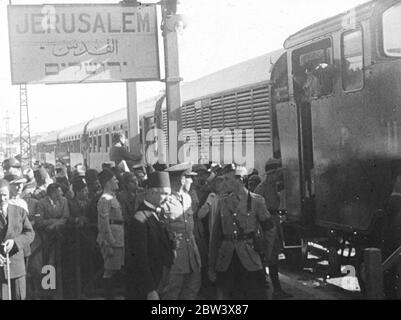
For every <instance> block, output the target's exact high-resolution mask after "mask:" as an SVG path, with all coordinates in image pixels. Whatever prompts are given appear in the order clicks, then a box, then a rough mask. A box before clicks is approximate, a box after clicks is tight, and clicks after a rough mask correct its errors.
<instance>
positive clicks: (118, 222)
mask: <svg viewBox="0 0 401 320" xmlns="http://www.w3.org/2000/svg"><path fill="white" fill-rule="evenodd" d="M109 223H110V224H120V225H121V224H124V221H123V220H113V219H110V220H109Z"/></svg>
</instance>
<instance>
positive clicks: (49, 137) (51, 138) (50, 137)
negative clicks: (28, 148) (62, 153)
mask: <svg viewBox="0 0 401 320" xmlns="http://www.w3.org/2000/svg"><path fill="white" fill-rule="evenodd" d="M59 133H60V131H52V132H50V133H48V134H46V135H45V136H42V137H40V138H39V139H38V140H37V141H36V144H39V143H52V142H54V143H57V139H58V135H59Z"/></svg>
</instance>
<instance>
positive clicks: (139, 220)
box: [127, 171, 174, 300]
mask: <svg viewBox="0 0 401 320" xmlns="http://www.w3.org/2000/svg"><path fill="white" fill-rule="evenodd" d="M170 193H171V187H170V179H169V175H168V173H167V172H159V171H156V172H152V173H150V174H149V177H148V188H147V191H146V195H145V200H144V201H143V203H142V204H141V205H140V207H139V208H138V211H137V212H136V213H135V215H134V217H133V218H131V219H130V220H129V225H128V228H127V230H128V250H129V254H128V255H127V256H128V257H129V258H128V261H127V277H128V283H127V299H130V300H159V299H160V294H161V293H162V289H163V285H164V283H165V282H166V277H168V273H169V269H170V267H171V265H172V263H173V258H174V255H173V250H172V244H171V242H170V240H169V237H168V233H167V230H166V228H165V223H164V222H165V217H164V216H163V210H162V208H161V206H162V205H163V204H164V202H165V201H166V200H167V198H168V196H169V195H170ZM167 280H168V279H167Z"/></svg>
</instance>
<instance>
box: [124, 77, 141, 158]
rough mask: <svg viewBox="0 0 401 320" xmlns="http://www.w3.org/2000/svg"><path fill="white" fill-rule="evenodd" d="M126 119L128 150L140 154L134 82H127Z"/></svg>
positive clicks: (136, 98)
mask: <svg viewBox="0 0 401 320" xmlns="http://www.w3.org/2000/svg"><path fill="white" fill-rule="evenodd" d="M127 118H128V139H129V148H130V151H131V152H132V153H135V154H140V153H141V144H140V142H141V140H140V136H139V120H138V96H137V87H136V82H127Z"/></svg>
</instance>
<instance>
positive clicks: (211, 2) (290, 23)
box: [0, 0, 366, 134]
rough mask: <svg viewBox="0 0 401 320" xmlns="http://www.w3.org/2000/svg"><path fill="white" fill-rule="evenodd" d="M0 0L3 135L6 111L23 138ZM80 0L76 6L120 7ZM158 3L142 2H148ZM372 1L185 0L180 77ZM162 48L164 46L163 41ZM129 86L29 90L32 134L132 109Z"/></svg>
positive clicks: (144, 90)
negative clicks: (127, 95) (129, 99)
mask: <svg viewBox="0 0 401 320" xmlns="http://www.w3.org/2000/svg"><path fill="white" fill-rule="evenodd" d="M8 2H9V0H0V133H3V132H4V128H5V120H4V117H5V114H6V112H7V111H8V113H9V115H10V117H11V120H10V129H11V132H12V133H14V134H18V132H19V86H13V85H11V75H10V58H9V47H8V41H9V40H8V23H7V5H8ZM116 2H118V1H112V0H83V1H82V0H79V1H74V2H73V3H116ZM150 2H157V1H143V3H150ZM364 2H366V0H336V1H331V0H330V1H328V0H241V1H240V0H201V1H195V0H180V4H179V13H181V14H184V15H185V17H186V21H187V27H186V28H185V30H184V31H183V33H182V35H180V41H179V43H180V47H179V50H180V72H181V76H182V77H183V79H184V81H192V80H195V79H198V78H200V77H202V76H205V75H207V74H210V73H213V72H215V71H218V70H220V69H223V68H226V67H229V66H231V65H234V64H237V63H240V62H242V61H245V60H248V59H251V58H254V57H257V56H260V55H262V54H265V53H268V52H270V51H274V50H277V49H280V48H282V46H283V43H284V40H285V39H286V38H287V37H288V36H289V35H291V34H293V33H295V32H297V31H298V30H300V29H302V28H304V27H306V26H308V25H310V24H313V23H315V22H318V21H320V20H322V19H325V18H328V17H331V16H333V15H336V14H338V13H341V12H344V11H347V10H349V9H351V8H352V7H354V6H356V5H359V4H361V3H364ZM12 3H13V4H43V3H54V4H56V3H68V2H66V1H65V0H64V1H63V0H50V1H45V2H44V1H36V0H29V1H28V0H12ZM160 46H162V43H160ZM125 88H126V87H125V84H123V83H104V84H72V85H66V84H63V85H29V86H28V104H29V116H30V126H31V134H36V133H43V132H47V131H52V130H60V129H63V128H65V127H68V126H71V125H74V124H77V123H80V122H83V121H87V120H90V119H92V118H93V117H97V116H101V115H104V114H106V113H109V112H112V111H115V110H117V109H120V108H123V107H125V106H126V89H125ZM163 88H164V87H163V84H162V83H159V82H142V83H138V100H139V101H142V100H145V99H147V98H150V97H153V96H156V95H158V94H159V93H160V92H161V91H162V90H163Z"/></svg>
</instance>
